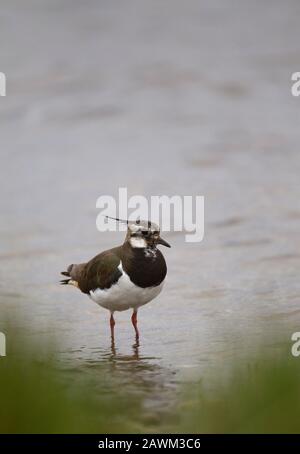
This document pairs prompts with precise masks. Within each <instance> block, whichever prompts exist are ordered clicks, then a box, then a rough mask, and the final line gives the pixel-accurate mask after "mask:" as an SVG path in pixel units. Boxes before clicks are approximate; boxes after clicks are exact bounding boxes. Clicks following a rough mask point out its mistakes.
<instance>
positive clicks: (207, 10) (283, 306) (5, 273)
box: [0, 0, 300, 420]
mask: <svg viewBox="0 0 300 454" xmlns="http://www.w3.org/2000/svg"><path fill="white" fill-rule="evenodd" d="M2 3H3V4H2V5H1V16H0V21H1V25H0V43H1V48H0V57H1V58H0V70H1V71H3V72H5V73H6V76H7V80H8V83H7V97H6V98H1V99H0V122H1V123H0V124H1V135H0V142H1V189H2V190H1V198H0V203H1V207H0V209H1V224H0V229H1V251H0V252H1V253H0V260H1V268H0V273H1V284H0V292H1V304H2V308H3V310H4V309H5V310H7V309H8V310H9V311H10V314H11V315H12V317H13V318H14V319H15V323H16V324H18V326H19V327H20V328H21V329H25V328H28V329H30V336H32V338H33V339H34V340H35V341H36V342H37V343H39V342H41V341H42V340H47V339H48V338H53V337H54V338H57V339H60V346H59V347H58V348H57V354H58V357H59V361H60V363H61V366H62V367H63V368H64V369H65V373H66V374H67V373H68V371H70V372H71V373H76V372H77V373H78V374H80V375H82V376H83V377H85V376H86V375H94V376H96V374H97V366H98V365H99V364H101V365H103V364H104V365H106V366H107V371H108V373H109V374H111V376H112V380H115V382H116V386H126V387H128V390H129V392H132V393H133V394H136V393H140V394H141V396H142V398H143V399H144V402H145V412H146V413H147V412H149V411H150V416H151V418H152V420H153V418H154V420H155V418H159V415H160V412H161V411H162V410H163V408H164V407H165V406H166V403H170V401H171V400H172V399H174V398H175V397H174V396H176V389H177V387H178V385H179V384H180V383H182V382H185V381H187V380H194V378H198V377H202V378H203V379H204V380H205V378H206V377H208V376H209V374H211V371H212V370H214V368H215V367H225V366H226V364H227V363H228V362H229V361H230V359H231V358H233V357H236V356H237V355H239V356H242V357H243V358H245V361H249V360H250V358H251V354H252V352H253V351H254V350H255V348H256V341H257V339H258V338H260V337H262V336H267V338H268V346H269V347H270V348H272V347H274V345H275V343H276V340H275V338H276V336H277V334H278V333H279V332H280V333H282V334H283V337H284V339H286V341H287V342H288V341H289V339H290V336H291V334H292V332H294V331H297V330H299V327H300V311H299V296H300V283H299V276H298V269H299V264H300V263H299V262H300V254H299V227H300V209H299V171H300V158H299V150H298V145H299V141H298V139H299V108H300V104H299V102H300V101H299V100H298V99H297V98H293V97H292V96H291V94H290V86H291V81H290V77H291V73H292V72H295V71H297V70H299V67H297V64H299V58H298V57H299V51H300V43H299V39H298V37H299V32H298V28H299V27H298V17H299V12H300V5H299V2H297V1H296V0H295V1H291V0H290V1H286V2H284V4H283V3H282V2H280V1H279V0H274V1H273V2H270V3H269V2H266V3H263V4H262V3H261V2H253V1H250V0H249V1H245V2H243V3H239V4H237V2H234V1H233V0H226V1H224V0H222V1H216V0H214V1H206V2H197V1H187V2H185V3H184V5H183V3H182V2H180V1H174V0H172V1H169V0H168V1H164V2H163V4H162V3H161V2H158V1H150V2H147V4H146V3H145V2H139V1H131V2H122V1H117V2H99V1H96V0H94V1H93V0H89V1H87V2H84V3H83V2H79V1H78V2H74V1H72V2H71V1H67V0H65V1H63V2H62V1H59V2H58V1H50V0H49V1H44V2H43V3H42V4H41V3H40V2H38V1H34V0H30V1H27V2H26V5H25V4H24V2H21V1H16V0H10V1H9V2H8V1H7V2H2ZM119 187H127V188H128V193H129V196H130V195H135V194H141V195H145V196H146V197H150V196H151V195H161V194H167V195H174V194H179V195H204V196H205V238H204V241H203V242H201V243H198V244H189V243H186V242H185V241H184V234H181V233H167V234H165V238H166V240H167V241H168V242H170V243H171V244H172V249H170V250H169V249H165V248H164V249H163V248H161V249H162V250H163V252H164V254H165V257H166V260H167V263H168V270H169V271H168V281H167V284H166V286H165V288H164V290H163V292H162V294H161V295H160V296H159V297H158V298H157V299H156V300H154V301H153V302H151V303H150V304H149V305H147V306H146V307H144V308H142V309H141V310H140V313H139V323H140V331H141V342H140V345H139V346H137V345H135V341H134V334H133V329H132V327H131V324H130V313H129V312H125V313H122V314H117V316H116V322H117V325H116V342H115V346H111V343H110V338H109V323H108V313H107V312H106V311H104V310H103V309H101V308H99V307H97V306H96V305H95V303H93V302H92V301H90V300H89V299H88V298H87V297H86V296H84V295H82V294H80V293H79V292H78V291H77V290H76V289H73V288H65V287H63V288H62V287H60V286H59V285H58V280H59V278H60V276H59V272H60V271H61V270H64V269H65V268H66V265H68V264H69V263H76V262H82V261H85V260H87V259H89V258H91V257H92V256H94V255H95V254H96V253H98V252H100V251H102V250H104V249H107V248H110V247H112V246H114V245H118V244H120V243H121V242H122V241H123V234H122V233H105V234H104V233H102V234H101V233H99V232H97V230H96V227H95V222H96V216H97V214H98V211H97V209H96V208H95V203H96V199H97V198H98V197H99V196H100V195H103V194H111V195H114V196H117V194H118V188H119ZM273 340H274V345H273ZM7 342H8V346H9V339H8V340H7ZM174 390H175V392H174ZM146 410H147V411H146ZM147 414H148V413H147Z"/></svg>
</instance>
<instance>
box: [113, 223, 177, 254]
mask: <svg viewBox="0 0 300 454" xmlns="http://www.w3.org/2000/svg"><path fill="white" fill-rule="evenodd" d="M111 219H115V218H111ZM116 221H119V222H123V223H126V224H127V234H126V238H125V242H128V243H129V244H130V246H131V247H132V248H155V247H156V246H157V245H158V244H162V245H163V246H166V247H171V246H170V244H169V243H167V242H166V241H165V240H163V239H162V238H161V236H160V228H159V226H158V225H157V224H155V223H154V222H151V221H142V220H140V219H137V220H136V221H123V220H121V219H116Z"/></svg>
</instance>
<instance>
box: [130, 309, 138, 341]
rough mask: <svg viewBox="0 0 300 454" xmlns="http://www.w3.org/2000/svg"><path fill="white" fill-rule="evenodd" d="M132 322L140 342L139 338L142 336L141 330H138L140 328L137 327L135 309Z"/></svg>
mask: <svg viewBox="0 0 300 454" xmlns="http://www.w3.org/2000/svg"><path fill="white" fill-rule="evenodd" d="M131 322H132V324H133V327H134V330H135V335H136V339H137V340H138V339H139V337H140V334H139V330H138V327H137V310H135V309H134V311H133V313H132V316H131Z"/></svg>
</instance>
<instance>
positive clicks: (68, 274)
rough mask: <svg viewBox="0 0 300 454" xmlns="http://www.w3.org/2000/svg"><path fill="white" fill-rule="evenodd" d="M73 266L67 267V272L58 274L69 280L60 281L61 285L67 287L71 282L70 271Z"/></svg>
mask: <svg viewBox="0 0 300 454" xmlns="http://www.w3.org/2000/svg"><path fill="white" fill-rule="evenodd" d="M73 266H74V265H73V264H72V265H69V266H68V268H67V271H61V273H60V274H62V275H63V276H67V277H68V278H69V279H62V280H61V281H60V283H61V285H68V284H69V282H70V281H71V280H72V277H71V271H72V268H73Z"/></svg>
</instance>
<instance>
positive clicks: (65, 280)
mask: <svg viewBox="0 0 300 454" xmlns="http://www.w3.org/2000/svg"><path fill="white" fill-rule="evenodd" d="M70 280H71V278H70V279H62V280H61V281H59V282H60V284H61V285H68V284H69V282H70Z"/></svg>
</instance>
